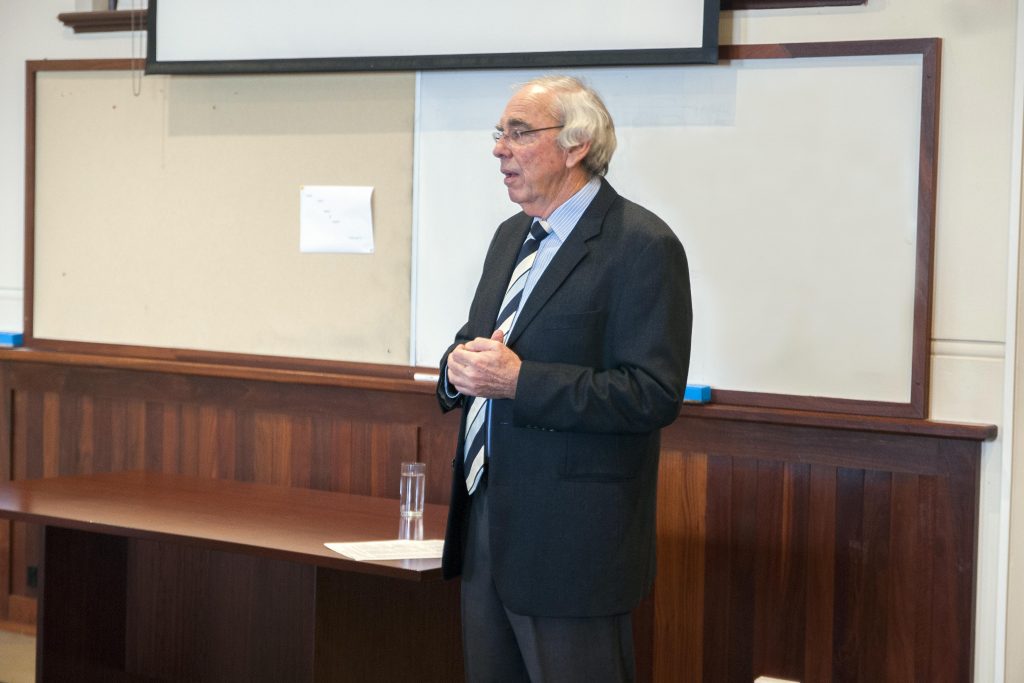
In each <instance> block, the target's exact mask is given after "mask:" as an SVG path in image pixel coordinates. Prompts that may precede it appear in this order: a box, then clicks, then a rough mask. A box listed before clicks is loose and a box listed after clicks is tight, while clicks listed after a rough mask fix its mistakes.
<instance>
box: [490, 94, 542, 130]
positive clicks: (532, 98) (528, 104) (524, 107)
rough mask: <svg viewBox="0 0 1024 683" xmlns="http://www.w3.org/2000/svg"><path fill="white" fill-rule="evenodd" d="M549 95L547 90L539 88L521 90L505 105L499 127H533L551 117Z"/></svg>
mask: <svg viewBox="0 0 1024 683" xmlns="http://www.w3.org/2000/svg"><path fill="white" fill-rule="evenodd" d="M548 95H549V94H548V93H547V92H546V91H545V90H543V89H538V88H527V89H523V90H520V91H519V92H517V93H516V94H515V95H513V96H512V99H510V100H509V101H508V104H507V105H505V111H504V113H503V114H502V115H501V124H499V125H504V126H505V127H506V128H511V127H513V126H532V125H535V124H536V122H537V121H540V120H543V119H544V118H545V117H549V115H548V112H549V111H550V107H549V106H548Z"/></svg>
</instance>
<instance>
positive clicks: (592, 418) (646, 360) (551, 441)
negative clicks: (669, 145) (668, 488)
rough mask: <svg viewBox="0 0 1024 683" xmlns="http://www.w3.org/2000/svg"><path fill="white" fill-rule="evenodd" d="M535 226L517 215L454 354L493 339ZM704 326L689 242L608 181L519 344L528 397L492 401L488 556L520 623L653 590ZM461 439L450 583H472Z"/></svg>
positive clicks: (496, 246) (450, 533) (514, 341)
mask: <svg viewBox="0 0 1024 683" xmlns="http://www.w3.org/2000/svg"><path fill="white" fill-rule="evenodd" d="M531 220H532V219H531V218H530V217H528V216H526V215H525V214H523V213H520V214H518V215H516V216H513V217H512V218H510V219H509V220H507V221H505V222H504V223H502V224H501V226H499V228H498V230H497V232H496V233H495V235H494V239H493V240H492V242H491V245H490V248H489V250H488V252H487V257H486V260H485V262H484V267H483V277H482V278H481V280H480V284H479V285H478V287H477V290H476V295H475V297H474V299H473V303H472V305H471V307H470V312H469V321H468V322H467V323H466V325H465V326H464V327H463V328H462V329H461V330H460V331H459V333H458V335H457V336H456V342H455V343H456V344H457V343H461V342H465V341H467V340H470V339H473V338H475V337H489V336H490V335H491V333H492V332H493V330H494V325H495V318H496V317H497V314H498V306H499V305H500V303H501V299H502V296H503V295H504V293H505V288H506V286H507V285H508V280H509V277H510V275H511V271H512V267H513V265H514V261H515V258H516V254H517V253H518V251H519V248H520V246H521V245H522V243H523V241H524V239H525V238H526V233H527V231H528V229H529V227H530V223H531ZM691 324H692V310H691V305H690V284H689V272H688V269H687V262H686V255H685V253H684V252H683V247H682V245H681V244H680V243H679V240H678V239H677V238H676V236H675V235H674V234H673V233H672V232H671V230H670V229H669V228H668V226H667V225H665V223H664V222H663V221H662V220H661V219H659V218H658V217H657V216H655V215H654V214H652V213H651V212H649V211H647V210H646V209H644V208H642V207H640V206H638V205H636V204H634V203H632V202H630V201H628V200H626V199H623V198H622V197H620V196H619V195H618V193H616V192H615V190H614V189H612V187H611V185H609V184H608V183H607V181H604V180H602V186H601V189H600V191H599V192H598V194H597V196H596V197H595V198H594V200H593V202H592V203H591V205H590V206H589V207H588V208H587V210H586V212H585V213H584V214H583V216H582V217H581V219H580V221H579V223H578V224H577V225H576V227H575V228H574V229H573V231H572V233H571V235H570V236H569V238H568V239H567V240H566V242H565V243H564V244H563V245H562V246H561V248H560V249H559V251H558V253H557V255H556V256H555V258H554V260H553V261H552V262H551V264H550V265H549V266H548V268H547V269H546V270H545V271H544V274H543V276H542V277H541V279H540V280H539V281H538V283H537V285H536V287H535V288H534V290H533V292H532V293H531V294H530V298H529V299H527V301H526V303H525V304H524V307H523V309H522V310H521V311H520V314H519V318H518V320H517V321H516V323H515V326H514V327H513V328H512V332H511V334H510V335H509V338H508V339H507V340H506V343H507V345H508V346H509V348H511V349H512V350H513V351H515V352H516V354H518V355H519V357H520V358H521V359H522V367H521V370H520V375H519V383H518V385H517V388H516V398H515V399H513V400H495V401H493V402H492V407H491V411H492V413H491V430H492V431H491V451H490V453H489V460H488V463H487V468H488V469H487V475H486V476H487V477H488V483H487V486H488V500H489V501H490V539H491V557H492V565H493V574H494V577H495V584H496V586H497V590H498V593H499V595H500V596H501V598H502V600H503V602H504V603H505V605H506V607H508V608H509V609H511V610H512V611H513V612H516V613H519V614H529V615H535V616H600V615H609V614H621V613H624V612H628V611H630V610H631V609H632V608H633V607H635V606H636V605H637V603H639V601H640V600H641V599H642V598H643V597H644V595H646V594H647V592H648V591H649V590H650V587H651V584H652V582H653V579H654V567H655V558H654V539H655V494H656V489H657V472H658V452H659V430H660V428H661V427H663V426H665V425H667V424H669V423H671V422H672V421H673V420H674V419H675V418H676V417H677V415H678V413H679V407H680V405H681V404H682V398H683V392H684V390H685V386H686V373H687V368H688V365H689V358H690V329H691ZM453 346H454V345H453ZM450 350H451V349H449V352H450ZM447 358H448V353H447V352H446V353H445V355H444V358H442V360H441V376H442V381H441V382H440V383H439V385H438V399H439V401H440V403H441V406H442V408H443V409H444V410H451V409H453V408H455V407H456V406H460V405H463V404H464V403H465V401H463V399H462V397H459V398H456V399H451V398H449V397H448V395H447V394H446V393H445V390H444V386H443V378H444V376H445V374H444V373H445V372H446V365H447ZM464 421H465V411H463V422H464ZM461 433H462V429H461V428H460V438H459V447H458V451H457V453H456V456H455V460H454V463H453V469H454V474H453V479H452V496H451V507H450V510H449V516H448V530H447V534H446V537H445V555H444V571H445V575H446V576H449V577H451V576H455V575H458V574H459V573H460V571H461V565H462V556H463V543H464V540H463V539H464V537H465V536H464V525H465V521H466V519H467V512H468V509H469V505H470V504H471V499H470V497H469V496H467V495H466V487H465V479H464V476H463V469H462V463H463V458H462V436H461Z"/></svg>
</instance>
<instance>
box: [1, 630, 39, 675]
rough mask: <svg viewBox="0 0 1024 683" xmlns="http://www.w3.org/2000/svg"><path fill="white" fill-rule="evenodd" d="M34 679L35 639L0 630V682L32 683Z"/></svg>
mask: <svg viewBox="0 0 1024 683" xmlns="http://www.w3.org/2000/svg"><path fill="white" fill-rule="evenodd" d="M35 680H36V639H35V638H34V637H33V636H29V635H24V634H21V633H14V632H12V631H4V630H0V682H2V683H34V681H35Z"/></svg>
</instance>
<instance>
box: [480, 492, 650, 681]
mask: <svg viewBox="0 0 1024 683" xmlns="http://www.w3.org/2000/svg"><path fill="white" fill-rule="evenodd" d="M486 479H487V477H486V474H485V475H484V480H483V481H481V482H480V485H479V487H478V488H477V490H476V492H475V493H474V494H473V502H472V507H471V510H470V517H469V525H468V526H469V529H468V532H467V537H466V552H465V560H464V562H463V569H462V643H463V650H464V652H465V665H466V680H467V681H468V682H469V683H506V682H507V683H513V682H516V681H524V682H526V681H528V682H530V683H573V682H574V681H579V682H580V683H631V682H632V681H633V680H634V678H635V673H634V662H633V628H632V621H631V616H630V615H629V614H619V615H612V616H607V617H581V618H570V617H533V616H527V615H521V614H514V613H512V612H510V611H509V610H508V609H507V608H506V607H505V606H504V605H503V604H502V602H501V598H500V597H499V596H498V593H497V591H496V590H495V587H494V580H493V578H492V576H491V560H490V541H489V533H488V524H487V517H488V509H487V508H488V505H487V481H486ZM567 579H568V580H570V581H571V580H572V577H567Z"/></svg>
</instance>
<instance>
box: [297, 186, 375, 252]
mask: <svg viewBox="0 0 1024 683" xmlns="http://www.w3.org/2000/svg"><path fill="white" fill-rule="evenodd" d="M372 195H373V188H372V187H344V186H340V185H303V186H302V187H300V188H299V251H301V252H304V253H306V252H315V253H325V252H330V253H341V254H372V253H373V215H372V211H371V209H370V197H371V196H372Z"/></svg>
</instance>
